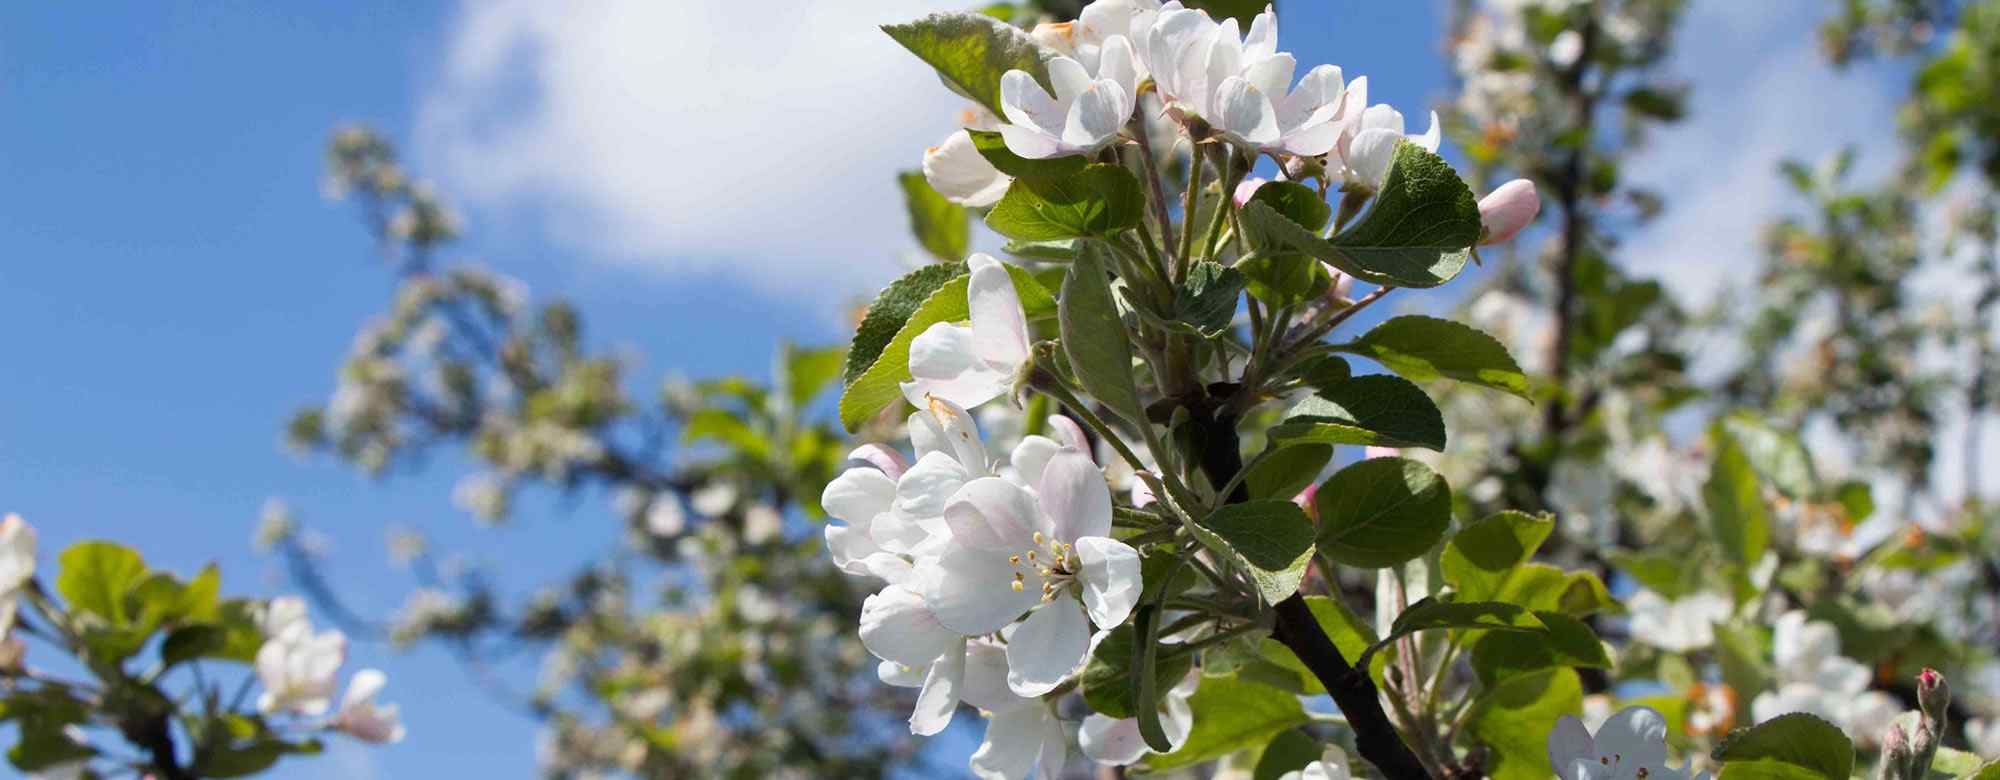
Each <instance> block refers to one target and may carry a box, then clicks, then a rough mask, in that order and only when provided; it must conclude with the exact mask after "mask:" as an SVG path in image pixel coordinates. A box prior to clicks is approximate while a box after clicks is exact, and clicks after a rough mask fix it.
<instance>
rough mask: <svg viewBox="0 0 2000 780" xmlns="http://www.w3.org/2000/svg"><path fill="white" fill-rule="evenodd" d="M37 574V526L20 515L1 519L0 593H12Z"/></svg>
mask: <svg viewBox="0 0 2000 780" xmlns="http://www.w3.org/2000/svg"><path fill="white" fill-rule="evenodd" d="M34 576H35V527H34V526H32V525H28V522H27V521H26V520H22V519H21V516H20V515H8V516H7V519H6V520H0V593H5V594H12V593H13V592H14V591H16V590H18V589H20V587H21V586H23V585H26V584H28V580H30V579H33V578H34Z"/></svg>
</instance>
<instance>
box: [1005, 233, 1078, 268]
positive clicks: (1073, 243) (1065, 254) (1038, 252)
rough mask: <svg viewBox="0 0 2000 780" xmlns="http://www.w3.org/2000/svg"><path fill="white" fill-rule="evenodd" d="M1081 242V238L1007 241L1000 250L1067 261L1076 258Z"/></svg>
mask: <svg viewBox="0 0 2000 780" xmlns="http://www.w3.org/2000/svg"><path fill="white" fill-rule="evenodd" d="M1081 243H1083V239H1080V238H1065V239H1062V240H1060V241H1009V242H1007V244H1006V245H1005V246H1002V247H1000V251H1002V252H1006V253H1007V254H1010V255H1015V256H1018V257H1033V258H1036V259H1039V260H1058V261H1061V262H1065V263H1067V262H1069V261H1071V260H1075V259H1076V247H1077V245H1078V244H1081Z"/></svg>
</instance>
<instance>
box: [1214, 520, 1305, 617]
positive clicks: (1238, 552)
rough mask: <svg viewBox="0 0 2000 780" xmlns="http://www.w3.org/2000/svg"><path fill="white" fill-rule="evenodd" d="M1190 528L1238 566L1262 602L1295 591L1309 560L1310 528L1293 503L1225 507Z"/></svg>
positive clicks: (1272, 600) (1274, 601)
mask: <svg viewBox="0 0 2000 780" xmlns="http://www.w3.org/2000/svg"><path fill="white" fill-rule="evenodd" d="M1191 530H1193V531H1194V533H1195V535H1196V536H1197V537H1199V538H1200V539H1201V541H1202V544H1204V545H1206V546H1207V547H1208V548H1209V549H1211V550H1214V551H1216V552H1217V553H1218V554H1222V555H1226V556H1229V557H1230V558H1231V559H1233V560H1235V561H1236V562H1238V563H1239V564H1241V565H1242V566H1243V567H1244V569H1245V570H1246V571H1248V572H1249V573H1250V578H1251V579H1252V580H1255V581H1256V584H1257V592H1258V593H1259V594H1260V595H1262V596H1263V597H1264V601H1265V603H1269V604H1276V603H1278V602H1280V601H1283V600H1285V599H1286V598H1287V597H1289V596H1291V595H1292V594H1293V593H1296V592H1298V589H1299V581H1300V580H1302V579H1304V578H1305V574H1306V564H1308V563H1311V562H1312V551H1313V527H1312V521H1310V520H1307V519H1306V515H1305V512H1303V511H1301V510H1300V509H1299V506H1298V505H1297V504H1294V503H1292V502H1290V501H1286V500H1283V499H1266V500H1262V501H1248V502H1244V503H1240V504H1224V505H1222V506H1220V507H1216V509H1215V511H1213V512H1210V513H1208V516H1207V517H1204V518H1202V519H1201V520H1200V521H1199V522H1197V523H1195V524H1194V525H1193V527H1192V528H1191Z"/></svg>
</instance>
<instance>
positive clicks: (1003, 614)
mask: <svg viewBox="0 0 2000 780" xmlns="http://www.w3.org/2000/svg"><path fill="white" fill-rule="evenodd" d="M938 566H939V567H940V568H941V569H942V572H943V576H940V577H936V578H934V579H932V580H930V581H928V582H926V583H925V587H924V603H925V604H927V605H929V606H930V610H931V614H933V615H936V616H937V620H938V623H939V624H940V625H943V626H944V627H946V628H949V629H952V630H953V631H957V632H959V633H961V634H965V635H966V636H979V635H981V634H991V633H993V632H995V631H998V630H1000V629H1001V628H1003V627H1005V626H1006V625H1008V624H1009V623H1013V622H1014V621H1015V620H1016V619H1018V618H1020V617H1021V613H1023V612H1027V611H1028V610H1029V609H1030V608H1032V607H1034V606H1035V604H1036V603H1037V602H1040V601H1041V600H1042V577H1041V575H1040V574H1038V573H1036V572H1035V571H1034V570H1033V569H1032V568H1031V567H1018V566H1014V565H1013V564H1010V563H1008V562H1007V558H1006V557H1004V556H1003V555H1001V554H1000V553H995V552H988V551H984V550H970V549H966V548H962V547H955V548H953V549H952V550H950V551H948V552H946V553H945V554H944V557H942V558H940V559H939V560H938ZM1016 573H1020V574H1021V577H1022V579H1021V583H1022V584H1021V589H1020V590H1018V591H1017V590H1015V589H1014V582H1015V579H1014V575H1015V574H1016Z"/></svg>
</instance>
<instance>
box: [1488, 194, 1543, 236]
mask: <svg viewBox="0 0 2000 780" xmlns="http://www.w3.org/2000/svg"><path fill="white" fill-rule="evenodd" d="M1541 210H1542V199H1541V196H1539V195H1537V194H1536V193H1535V183H1534V182H1532V181H1528V180H1527V179H1515V180H1513V181H1510V182H1507V183H1506V184H1502V185H1500V186H1499V187H1496V188H1494V190H1493V191H1492V192H1489V193H1486V197H1484V198H1480V199H1479V223H1480V224H1479V243H1480V245H1482V246H1484V245H1489V244H1498V243H1501V242H1504V241H1506V240H1508V239H1511V238H1513V237H1514V234H1516V233H1519V232H1521V229H1522V228H1525V227H1527V226H1528V223H1530V222H1533V221H1535V214H1536V213H1538V212H1540V211H1541Z"/></svg>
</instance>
